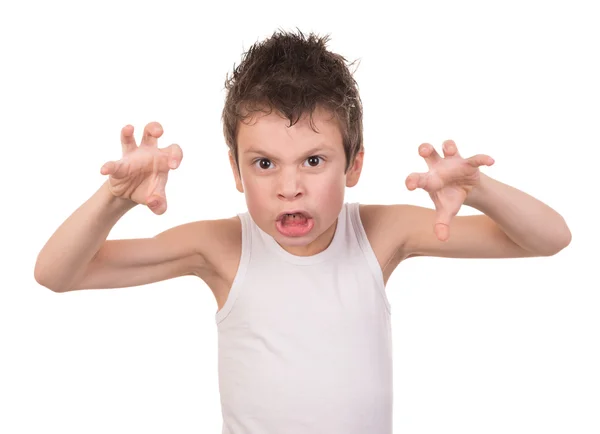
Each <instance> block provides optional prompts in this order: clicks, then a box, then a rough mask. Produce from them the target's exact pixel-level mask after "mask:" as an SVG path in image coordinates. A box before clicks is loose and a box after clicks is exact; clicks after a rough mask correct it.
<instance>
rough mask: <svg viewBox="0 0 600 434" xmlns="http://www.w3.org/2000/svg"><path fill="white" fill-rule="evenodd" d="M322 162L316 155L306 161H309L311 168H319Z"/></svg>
mask: <svg viewBox="0 0 600 434" xmlns="http://www.w3.org/2000/svg"><path fill="white" fill-rule="evenodd" d="M320 160H321V157H318V156H316V155H313V156H312V157H308V158H307V159H306V161H308V164H309V166H311V167H317V166H318V165H319V161H320Z"/></svg>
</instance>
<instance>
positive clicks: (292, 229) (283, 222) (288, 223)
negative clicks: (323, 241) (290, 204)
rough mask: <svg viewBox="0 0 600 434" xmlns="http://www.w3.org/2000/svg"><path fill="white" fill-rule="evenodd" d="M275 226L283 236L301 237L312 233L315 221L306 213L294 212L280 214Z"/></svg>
mask: <svg viewBox="0 0 600 434" xmlns="http://www.w3.org/2000/svg"><path fill="white" fill-rule="evenodd" d="M275 226H276V227H277V230H278V231H279V233H281V234H282V235H285V236H288V237H300V236H303V235H306V234H307V233H308V232H310V231H311V229H312V228H313V226H314V220H313V218H312V217H311V215H310V214H309V213H307V212H306V211H300V210H293V211H288V212H283V213H281V214H279V215H278V216H277V220H276V223H275Z"/></svg>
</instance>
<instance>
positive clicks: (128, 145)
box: [121, 125, 137, 155]
mask: <svg viewBox="0 0 600 434" xmlns="http://www.w3.org/2000/svg"><path fill="white" fill-rule="evenodd" d="M121 149H122V150H123V155H126V154H129V153H130V152H133V151H135V150H136V149H137V144H136V143H135V137H133V125H125V126H124V127H123V128H121Z"/></svg>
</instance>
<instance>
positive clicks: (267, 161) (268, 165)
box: [255, 158, 271, 170]
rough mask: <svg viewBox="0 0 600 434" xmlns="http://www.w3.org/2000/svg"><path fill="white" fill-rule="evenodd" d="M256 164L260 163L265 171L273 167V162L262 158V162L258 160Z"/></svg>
mask: <svg viewBox="0 0 600 434" xmlns="http://www.w3.org/2000/svg"><path fill="white" fill-rule="evenodd" d="M255 163H258V165H259V166H260V168H261V169H264V170H267V169H268V168H269V167H271V162H270V161H269V160H268V159H266V158H261V159H260V160H257V161H256V162H255Z"/></svg>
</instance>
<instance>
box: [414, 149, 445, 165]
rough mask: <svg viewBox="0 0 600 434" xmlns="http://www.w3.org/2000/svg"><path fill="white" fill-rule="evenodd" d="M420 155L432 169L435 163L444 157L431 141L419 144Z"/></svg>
mask: <svg viewBox="0 0 600 434" xmlns="http://www.w3.org/2000/svg"><path fill="white" fill-rule="evenodd" d="M419 155H420V156H421V157H423V158H424V159H425V162H426V163H427V167H429V168H430V169H431V167H432V166H433V165H434V164H435V163H437V162H438V161H440V160H441V159H442V157H440V154H438V152H437V151H436V150H435V148H434V147H433V146H431V145H430V144H429V143H422V144H421V146H419Z"/></svg>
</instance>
